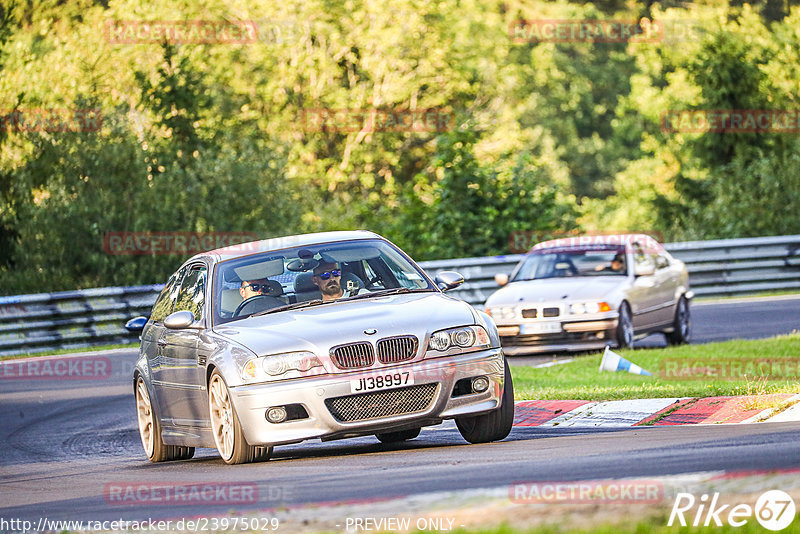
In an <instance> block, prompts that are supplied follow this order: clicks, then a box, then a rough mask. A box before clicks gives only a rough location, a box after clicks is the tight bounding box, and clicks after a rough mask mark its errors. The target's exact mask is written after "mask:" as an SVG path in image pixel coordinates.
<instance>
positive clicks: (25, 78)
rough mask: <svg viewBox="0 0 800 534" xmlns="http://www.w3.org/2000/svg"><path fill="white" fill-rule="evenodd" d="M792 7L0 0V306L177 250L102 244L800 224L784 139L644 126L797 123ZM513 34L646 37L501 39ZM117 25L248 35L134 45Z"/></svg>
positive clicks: (448, 238)
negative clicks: (72, 124)
mask: <svg viewBox="0 0 800 534" xmlns="http://www.w3.org/2000/svg"><path fill="white" fill-rule="evenodd" d="M791 4H792V2H786V1H784V2H775V1H763V2H761V3H756V4H755V5H753V6H752V7H751V6H750V5H747V4H743V3H741V2H732V3H731V4H723V3H719V2H710V1H709V2H708V3H699V4H695V5H689V4H685V3H682V2H681V3H676V2H665V3H662V4H657V3H647V4H646V5H645V4H642V5H639V4H637V3H634V2H622V1H599V2H596V3H595V4H590V3H577V2H573V3H570V2H566V1H561V2H557V3H551V2H538V1H525V2H520V1H512V2H508V1H506V2H497V1H494V0H488V1H481V0H442V1H439V2H425V1H421V0H388V1H386V2H363V1H361V0H345V1H342V2H331V1H330V0H307V1H304V2H288V3H281V2H263V1H262V0H234V1H230V0H228V1H225V2H222V1H220V0H204V1H203V2H199V1H195V0H184V1H182V2H178V3H177V4H172V5H171V6H169V7H167V6H166V5H164V6H162V5H159V4H158V3H141V2H140V0H118V1H114V2H102V1H97V0H72V1H70V2H60V1H55V0H24V1H21V0H16V2H14V1H13V0H12V1H11V2H3V4H2V5H0V120H2V122H0V294H12V293H23V292H38V291H47V290H57V289H72V288H76V287H92V286H102V285H127V284H139V283H155V282H163V281H164V280H165V279H166V277H167V275H168V274H169V273H170V272H172V271H173V270H174V268H175V267H176V266H177V265H178V264H179V263H180V261H182V260H183V257H176V256H164V255H155V256H124V255H114V254H108V253H107V252H106V251H105V250H104V247H103V243H104V241H103V240H104V236H105V235H106V234H107V233H108V232H169V231H176V232H186V231H193V232H227V231H249V232H254V233H256V234H257V235H259V236H263V237H269V236H277V235H286V234H293V233H302V232H310V231H320V230H332V229H355V228H366V229H371V230H374V231H376V232H379V233H381V234H383V235H385V236H387V237H388V238H390V239H392V240H393V241H395V242H396V243H398V244H399V245H401V246H402V247H404V248H406V250H407V251H408V252H409V253H410V254H411V255H412V256H414V257H415V258H417V259H437V258H445V257H459V256H476V255H487V254H499V253H505V252H507V251H508V236H509V233H510V232H512V231H516V230H533V231H537V232H546V231H554V232H556V231H569V230H613V231H621V230H626V229H630V230H645V231H650V230H652V231H659V232H662V233H663V234H664V235H665V237H666V238H667V239H683V238H717V237H739V236H756V235H770V234H785V233H799V232H800V209H798V207H800V176H799V175H798V174H797V173H796V172H795V171H796V169H797V168H798V163H800V161H798V160H800V150H798V149H799V148H800V145H799V144H798V143H800V141H798V135H797V134H796V133H794V134H787V133H765V132H760V133H710V132H704V133H703V132H700V133H685V132H683V133H676V132H670V131H664V130H662V128H661V126H662V124H661V123H662V116H663V114H664V113H665V112H666V111H667V110H685V109H694V110H702V109H789V110H792V109H800V108H798V98H800V8H798V7H792V6H791ZM674 5H680V7H672V6H674ZM520 19H536V20H543V19H547V20H606V19H615V20H625V21H637V20H643V21H644V22H647V21H650V20H652V21H658V22H659V24H661V25H662V27H663V29H664V32H663V35H662V36H661V38H659V39H656V40H655V41H653V42H633V41H632V42H617V43H609V42H518V41H516V40H515V39H514V38H513V29H510V28H513V24H514V22H515V21H517V20H520ZM645 19H646V20H645ZM115 21H116V22H119V21H133V22H135V23H136V22H138V23H142V22H143V21H144V22H148V21H150V22H152V21H253V22H254V23H255V26H256V27H257V29H258V33H257V35H255V38H254V39H250V40H246V42H238V43H237V42H232V40H228V41H224V40H223V42H209V43H175V42H173V43H159V42H155V41H154V42H148V43H140V44H129V43H124V42H117V41H115V40H114V39H113V38H112V37H111V33H110V32H109V24H111V23H115ZM37 109H40V110H53V109H55V110H61V111H60V113H61V114H62V115H63V114H65V113H66V111H65V110H76V109H78V110H80V109H99V110H100V111H101V113H102V116H103V120H102V125H101V126H100V127H99V128H97V129H89V130H90V131H68V132H59V131H42V129H36V128H33V129H32V128H20V127H17V126H15V123H14V120H13V117H15V116H17V115H15V114H16V113H19V112H21V113H23V114H25V113H28V114H29V115H30V113H31V110H37ZM319 109H334V110H336V109H355V110H358V109H381V110H412V111H419V110H428V109H429V110H437V111H438V112H440V113H441V114H443V115H444V116H446V117H449V118H450V119H451V120H450V121H449V122H448V124H447V128H444V129H439V130H436V129H427V130H426V129H423V130H421V131H400V132H397V131H370V130H369V129H358V128H356V129H353V130H352V131H351V130H348V129H336V128H321V129H319V131H317V130H316V129H314V128H309V125H308V123H307V122H306V119H305V117H306V115H305V113H306V112H307V111H308V110H319ZM84 130H85V129H84Z"/></svg>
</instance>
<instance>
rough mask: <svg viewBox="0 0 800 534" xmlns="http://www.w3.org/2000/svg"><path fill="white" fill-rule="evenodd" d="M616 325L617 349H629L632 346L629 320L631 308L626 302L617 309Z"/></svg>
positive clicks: (631, 325) (631, 322)
mask: <svg viewBox="0 0 800 534" xmlns="http://www.w3.org/2000/svg"><path fill="white" fill-rule="evenodd" d="M617 323H618V324H617V348H620V349H629V348H631V347H632V346H633V320H632V319H631V307H630V306H629V305H628V303H627V302H623V303H622V304H621V305H620V307H619V319H618V320H617Z"/></svg>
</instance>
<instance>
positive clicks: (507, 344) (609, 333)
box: [497, 314, 617, 356]
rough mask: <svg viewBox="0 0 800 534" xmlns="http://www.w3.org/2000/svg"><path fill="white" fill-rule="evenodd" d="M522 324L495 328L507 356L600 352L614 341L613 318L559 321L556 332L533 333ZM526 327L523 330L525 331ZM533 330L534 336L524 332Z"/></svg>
mask: <svg viewBox="0 0 800 534" xmlns="http://www.w3.org/2000/svg"><path fill="white" fill-rule="evenodd" d="M536 324H537V323H535V322H530V323H523V324H510V325H498V327H497V328H498V331H499V333H500V344H501V345H502V346H503V352H504V353H505V354H506V355H508V356H515V355H523V354H536V353H542V352H561V351H580V350H593V349H602V348H603V347H605V346H606V345H608V344H609V343H614V342H615V340H616V330H617V317H616V314H615V316H613V317H603V318H592V319H589V320H581V321H575V320H570V321H561V322H560V325H561V328H560V331H559V332H537V331H535V329H534V328H531V327H530V326H528V325H534V326H535V325H536ZM526 328H527V331H526ZM531 330H534V332H535V333H528V332H530V331H531Z"/></svg>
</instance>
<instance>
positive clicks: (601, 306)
mask: <svg viewBox="0 0 800 534" xmlns="http://www.w3.org/2000/svg"><path fill="white" fill-rule="evenodd" d="M607 311H611V306H609V304H608V302H575V303H573V304H570V305H569V312H570V313H572V314H574V315H580V314H583V313H601V312H607Z"/></svg>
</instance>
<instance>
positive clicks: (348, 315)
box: [214, 292, 475, 355]
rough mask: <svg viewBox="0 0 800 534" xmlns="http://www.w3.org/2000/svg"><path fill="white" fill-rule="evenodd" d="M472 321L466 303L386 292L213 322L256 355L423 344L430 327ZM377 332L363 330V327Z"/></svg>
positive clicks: (436, 295) (436, 296)
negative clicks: (411, 340)
mask: <svg viewBox="0 0 800 534" xmlns="http://www.w3.org/2000/svg"><path fill="white" fill-rule="evenodd" d="M469 324H475V316H474V315H473V312H472V307H471V306H470V305H469V304H467V303H466V302H463V301H461V300H457V299H454V298H452V297H448V296H445V295H442V294H441V293H438V292H436V293H433V292H431V293H412V294H405V295H389V296H385V297H375V298H370V299H364V300H356V301H349V302H348V301H344V302H335V303H332V304H322V305H319V306H311V307H309V308H300V309H298V310H288V311H284V312H277V313H274V314H267V315H262V316H260V317H248V318H247V319H242V320H241V321H235V322H232V323H226V324H224V325H221V326H217V327H214V332H215V333H217V334H219V335H222V336H224V337H226V338H228V339H230V340H232V341H235V342H236V343H238V344H240V345H243V346H245V347H247V348H248V349H250V350H252V351H253V352H254V353H256V354H258V355H265V354H275V353H279V352H288V351H302V350H310V351H313V352H315V353H316V354H320V355H322V354H327V353H328V352H329V350H330V348H331V347H333V346H336V345H340V344H343V343H352V342H355V341H371V342H375V341H377V340H378V339H381V338H384V337H389V336H397V335H405V334H413V335H416V336H417V338H418V339H419V341H420V343H423V342H424V340H425V338H426V335H427V334H429V333H430V332H433V331H436V330H440V329H443V328H450V327H454V326H462V325H469ZM369 329H374V330H376V331H377V332H375V333H374V334H371V335H368V334H366V333H365V330H369Z"/></svg>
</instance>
